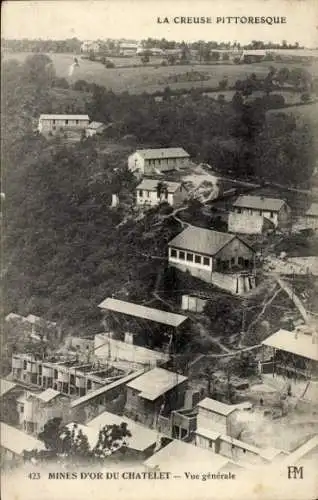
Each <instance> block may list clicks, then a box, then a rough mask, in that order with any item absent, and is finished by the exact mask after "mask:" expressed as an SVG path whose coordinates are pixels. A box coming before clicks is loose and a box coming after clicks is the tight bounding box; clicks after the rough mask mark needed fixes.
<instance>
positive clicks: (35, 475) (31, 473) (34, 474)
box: [28, 472, 41, 479]
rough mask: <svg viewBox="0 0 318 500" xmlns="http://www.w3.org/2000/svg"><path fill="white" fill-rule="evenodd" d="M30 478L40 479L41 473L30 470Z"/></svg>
mask: <svg viewBox="0 0 318 500" xmlns="http://www.w3.org/2000/svg"><path fill="white" fill-rule="evenodd" d="M28 478H29V479H40V478H41V474H40V473H39V472H30V474H29V475H28Z"/></svg>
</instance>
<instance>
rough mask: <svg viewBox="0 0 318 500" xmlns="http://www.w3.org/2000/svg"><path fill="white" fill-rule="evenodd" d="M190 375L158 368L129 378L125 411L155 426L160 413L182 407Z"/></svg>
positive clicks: (138, 419)
mask: <svg viewBox="0 0 318 500" xmlns="http://www.w3.org/2000/svg"><path fill="white" fill-rule="evenodd" d="M187 381H188V379H187V377H185V376H184V375H179V374H178V373H175V372H171V371H168V370H165V369H163V368H154V369H152V370H150V371H148V372H146V373H144V374H143V375H141V376H140V377H138V378H136V379H134V380H132V381H131V382H128V384H127V399H126V406H125V414H126V415H127V416H128V417H130V418H133V419H135V420H136V421H139V422H142V423H144V424H145V425H148V426H149V427H155V426H156V423H157V419H158V416H159V414H161V415H170V413H171V412H172V411H173V410H177V409H178V408H182V407H183V404H184V397H185V392H186V389H187Z"/></svg>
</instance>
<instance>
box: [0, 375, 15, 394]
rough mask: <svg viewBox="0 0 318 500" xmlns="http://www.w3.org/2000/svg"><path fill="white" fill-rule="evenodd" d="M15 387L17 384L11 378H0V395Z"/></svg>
mask: <svg viewBox="0 0 318 500" xmlns="http://www.w3.org/2000/svg"><path fill="white" fill-rule="evenodd" d="M15 387H17V384H15V383H14V382H10V380H6V379H4V378H2V379H0V396H4V395H5V394H7V392H9V391H11V390H12V389H14V388H15Z"/></svg>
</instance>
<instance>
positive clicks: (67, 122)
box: [38, 114, 89, 133]
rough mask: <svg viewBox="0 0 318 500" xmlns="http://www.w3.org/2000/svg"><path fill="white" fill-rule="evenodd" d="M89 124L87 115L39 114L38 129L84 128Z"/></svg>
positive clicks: (41, 130)
mask: <svg viewBox="0 0 318 500" xmlns="http://www.w3.org/2000/svg"><path fill="white" fill-rule="evenodd" d="M88 126H89V116H88V115H68V114H66V115H56V114H47V115H45V114H43V115H40V118H39V124H38V131H39V132H40V133H47V132H55V131H60V130H79V131H80V130H85V129H86V128H87V127H88Z"/></svg>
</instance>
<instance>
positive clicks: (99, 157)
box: [3, 55, 314, 335]
mask: <svg viewBox="0 0 318 500" xmlns="http://www.w3.org/2000/svg"><path fill="white" fill-rule="evenodd" d="M4 70H5V71H4V74H5V78H4V88H3V103H4V111H5V120H4V123H3V125H4V129H5V133H4V135H3V159H4V164H5V165H6V169H5V172H4V176H3V178H4V179H3V180H4V191H5V194H6V200H5V206H4V217H3V228H4V231H3V232H4V235H5V237H4V245H3V262H4V266H3V277H4V278H5V296H6V303H5V306H4V314H6V313H8V312H10V311H16V312H19V313H20V314H23V315H25V314H28V313H33V314H38V315H43V316H45V317H47V318H48V319H52V320H55V321H58V322H59V323H61V324H62V325H64V326H65V328H66V329H67V330H72V331H74V332H76V333H77V334H79V335H86V334H88V333H93V332H94V331H97V330H98V329H99V321H100V317H99V311H98V307H97V306H98V303H99V302H100V301H101V300H102V299H104V298H105V297H106V296H110V295H112V294H116V296H119V297H122V298H129V299H131V300H136V301H140V302H142V301H146V300H151V299H152V293H153V290H154V286H155V283H156V282H157V279H159V278H160V277H162V274H163V272H164V267H165V256H166V246H167V242H168V241H169V239H170V238H172V237H173V236H174V235H175V234H176V233H177V232H178V231H180V225H179V224H178V223H177V222H176V221H175V220H174V219H173V218H164V217H163V214H164V213H166V211H167V207H164V206H163V207H160V208H159V209H153V210H151V211H149V212H148V213H147V214H146V215H144V216H143V215H142V214H140V213H139V212H138V211H136V210H135V209H134V208H133V205H134V203H133V189H134V187H135V185H136V180H135V179H134V178H133V177H132V176H131V175H130V174H129V172H128V171H127V168H126V162H127V155H128V153H129V151H132V150H133V149H134V148H136V147H143V146H150V147H151V146H157V147H158V146H161V147H165V146H176V145H178V146H183V147H185V148H186V149H187V151H189V153H190V154H191V155H192V156H193V158H194V159H195V160H197V161H206V162H210V163H211V165H213V166H216V167H217V168H218V171H219V172H221V173H222V172H223V173H227V172H228V171H231V172H232V175H233V176H235V177H238V178H239V177H242V176H245V175H246V174H249V175H251V176H253V175H258V176H259V177H263V178H264V179H266V178H267V179H270V180H273V179H274V180H277V181H281V182H286V179H288V180H289V182H290V183H293V184H294V185H298V184H306V182H308V181H309V178H310V175H311V172H312V168H313V162H314V159H313V158H312V154H311V140H312V137H311V133H310V130H308V128H305V127H303V128H302V127H301V125H299V127H296V124H295V123H293V122H292V121H291V120H290V119H287V118H286V120H285V119H284V118H282V116H280V117H279V119H277V120H278V121H277V122H275V120H274V124H273V122H271V127H268V125H267V122H266V118H265V111H264V109H262V108H260V107H257V106H255V107H253V105H243V104H242V102H241V101H240V100H236V101H234V102H232V103H226V104H224V103H218V102H216V101H213V100H212V99H209V98H207V97H204V96H201V95H200V96H198V95H195V94H194V95H190V96H189V97H188V98H187V99H185V98H183V97H180V98H176V99H173V100H171V99H170V97H169V95H168V96H166V98H165V99H164V100H163V101H162V102H160V103H157V102H155V100H154V99H153V97H151V96H131V95H129V94H127V93H124V94H119V95H115V94H114V93H112V92H109V91H107V90H106V89H105V88H104V87H101V86H97V85H95V86H94V87H93V88H91V89H90V91H89V92H88V91H83V90H80V89H78V90H74V88H71V89H61V88H60V87H58V86H57V84H59V85H60V84H61V82H60V81H57V80H56V74H55V68H54V66H53V65H52V63H51V61H50V59H48V58H47V57H46V56H41V55H38V56H33V57H31V58H29V59H27V60H26V61H25V62H24V63H23V64H19V63H16V62H12V61H9V62H8V63H7V64H6V65H5V67H4ZM58 110H59V111H60V112H70V111H73V112H75V111H77V110H78V111H84V110H85V112H88V113H89V115H90V117H91V119H95V120H101V121H103V122H105V123H112V131H111V133H109V135H107V134H106V136H104V137H102V138H101V139H99V140H95V139H92V140H87V141H80V142H78V143H76V144H68V143H66V142H65V141H61V140H59V139H57V138H55V139H51V140H50V141H46V140H45V139H44V138H43V137H41V136H39V135H37V134H36V133H34V128H35V125H36V120H37V117H38V115H39V114H40V113H41V112H49V111H58ZM127 136H130V137H131V142H129V141H128V142H127ZM233 143H234V147H233ZM229 145H231V147H229ZM300 167H301V168H300ZM113 193H117V194H118V195H119V199H120V206H119V208H117V209H111V208H110V200H111V195H112V194H113ZM152 257H156V258H152ZM158 276H159V278H158Z"/></svg>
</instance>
